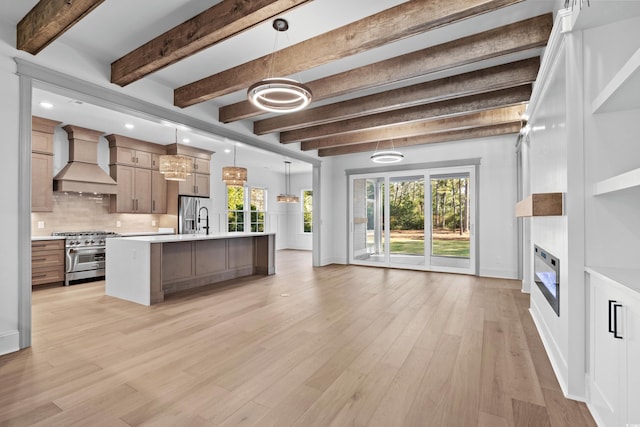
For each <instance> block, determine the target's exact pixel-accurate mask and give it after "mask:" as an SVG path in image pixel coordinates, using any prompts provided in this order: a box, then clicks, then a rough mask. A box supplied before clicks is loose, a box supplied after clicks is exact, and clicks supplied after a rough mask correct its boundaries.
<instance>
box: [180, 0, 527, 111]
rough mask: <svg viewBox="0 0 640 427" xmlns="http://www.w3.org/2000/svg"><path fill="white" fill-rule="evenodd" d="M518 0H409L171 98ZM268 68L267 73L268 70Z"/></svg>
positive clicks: (238, 84) (347, 52) (214, 91)
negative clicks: (276, 56)
mask: <svg viewBox="0 0 640 427" xmlns="http://www.w3.org/2000/svg"><path fill="white" fill-rule="evenodd" d="M520 1H522V0H413V1H408V2H405V3H401V4H400V5H398V6H395V7H392V8H389V9H387V10H384V11H382V12H379V13H376V14H374V15H371V16H368V17H366V18H363V19H361V20H359V21H356V22H352V23H350V24H347V25H344V26H342V27H340V28H336V29H335V30H332V31H328V32H326V33H324V34H321V35H319V36H317V37H313V38H311V39H307V40H305V41H302V42H300V43H298V44H295V45H293V46H290V47H287V48H285V49H281V50H280V51H278V60H277V61H275V62H274V63H273V66H272V67H271V66H270V63H271V57H272V54H271V53H270V54H268V55H264V56H262V57H261V58H258V59H255V60H253V61H249V62H246V63H244V64H242V65H238V66H236V67H233V68H230V69H228V70H225V71H222V72H220V73H217V74H214V75H212V76H209V77H205V78H203V79H201V80H198V81H196V82H193V83H190V84H187V85H184V86H182V87H179V88H177V89H176V90H175V91H174V104H175V105H176V106H178V107H182V108H184V107H188V106H190V105H194V104H197V103H200V102H204V101H208V100H210V99H214V98H217V97H220V96H223V95H226V94H229V93H233V92H235V91H237V90H241V89H246V88H247V87H249V86H250V85H251V84H253V83H255V82H256V81H257V80H260V79H263V78H267V77H273V76H280V77H284V76H290V75H294V74H296V73H298V72H300V71H304V70H308V69H310V68H314V67H317V66H320V65H323V64H327V63H329V62H332V61H336V60H338V59H342V58H346V57H348V56H351V55H355V54H357V53H361V52H365V51H367V50H370V49H373V48H376V47H379V46H383V45H385V44H387V43H391V42H394V41H397V40H400V39H404V38H406V37H410V36H413V35H416V34H420V33H423V32H425V31H429V30H432V29H434V28H438V27H442V26H444V25H447V24H451V23H453V22H457V21H461V20H463V19H467V18H470V17H472V16H476V15H480V14H483V13H487V12H490V11H493V10H496V9H499V8H502V7H505V6H508V5H510V4H514V3H519V2H520ZM269 70H271V71H272V74H271V75H267V74H266V73H268V72H269Z"/></svg>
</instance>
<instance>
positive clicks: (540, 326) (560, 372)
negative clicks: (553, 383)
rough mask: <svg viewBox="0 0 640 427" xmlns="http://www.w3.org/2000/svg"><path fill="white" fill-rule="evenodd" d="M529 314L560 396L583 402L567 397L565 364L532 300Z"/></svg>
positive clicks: (581, 399)
mask: <svg viewBox="0 0 640 427" xmlns="http://www.w3.org/2000/svg"><path fill="white" fill-rule="evenodd" d="M529 313H530V314H531V317H532V318H533V323H534V324H535V325H536V329H537V330H538V334H539V335H540V339H541V340H542V345H544V349H545V350H546V352H547V356H548V357H549V361H550V362H551V367H552V368H553V372H554V373H555V374H556V379H557V380H558V383H559V384H560V388H561V389H562V394H564V395H565V397H568V398H570V399H574V400H580V401H583V400H584V397H580V398H577V399H576V398H575V397H573V396H569V393H568V387H567V378H566V376H565V372H568V368H567V362H566V361H565V360H564V358H563V357H562V353H561V352H560V348H559V347H558V344H557V343H556V341H555V339H554V338H553V334H551V330H550V329H549V327H548V326H547V324H546V323H545V321H544V318H543V316H542V313H540V310H539V308H538V307H537V305H536V303H535V301H534V300H533V299H532V300H531V308H530V309H529Z"/></svg>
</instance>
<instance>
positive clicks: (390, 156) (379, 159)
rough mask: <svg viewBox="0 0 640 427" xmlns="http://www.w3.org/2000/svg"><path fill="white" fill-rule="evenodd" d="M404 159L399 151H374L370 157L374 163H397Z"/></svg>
mask: <svg viewBox="0 0 640 427" xmlns="http://www.w3.org/2000/svg"><path fill="white" fill-rule="evenodd" d="M402 159H404V155H403V154H402V153H401V152H399V151H393V150H388V151H376V152H375V153H373V154H372V155H371V160H372V161H373V162H374V163H397V162H399V161H401V160H402Z"/></svg>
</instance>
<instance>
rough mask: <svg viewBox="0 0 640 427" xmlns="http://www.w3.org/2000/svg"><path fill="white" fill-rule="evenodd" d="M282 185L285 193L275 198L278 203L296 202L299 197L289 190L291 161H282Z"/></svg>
mask: <svg viewBox="0 0 640 427" xmlns="http://www.w3.org/2000/svg"><path fill="white" fill-rule="evenodd" d="M284 185H285V187H286V188H285V190H286V193H285V194H280V195H279V196H278V197H276V200H277V201H278V202H280V203H298V202H299V201H300V198H299V197H298V196H295V195H293V194H291V193H290V192H289V190H290V188H291V162H289V161H287V160H285V162H284Z"/></svg>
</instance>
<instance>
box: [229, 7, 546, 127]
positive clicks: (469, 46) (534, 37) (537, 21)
mask: <svg viewBox="0 0 640 427" xmlns="http://www.w3.org/2000/svg"><path fill="white" fill-rule="evenodd" d="M552 26H553V18H552V15H551V14H545V15H540V16H537V17H534V18H530V19H526V20H523V21H520V22H516V23H513V24H509V25H505V26H503V27H499V28H495V29H493V30H488V31H485V32H482V33H478V34H473V35H471V36H468V37H464V38H461V39H458V40H453V41H451V42H447V43H443V44H440V45H437V46H432V47H428V48H426V49H422V50H419V51H416V52H411V53H408V54H406V55H401V56H397V57H395V58H390V59H387V60H383V61H380V62H376V63H373V64H369V65H365V66H363V67H359V68H355V69H353V70H349V71H345V72H342V73H338V74H334V75H332V76H329V77H324V78H321V79H318V80H314V81H312V82H308V83H305V84H306V85H307V86H308V87H309V88H310V89H311V91H312V92H313V99H314V100H315V101H320V100H322V99H328V98H332V97H335V96H339V95H344V94H347V93H350V92H356V91H358V90H364V89H370V88H373V87H379V86H383V85H385V84H390V83H394V82H399V81H402V80H406V79H410V78H414V77H418V76H422V75H427V74H429V73H434V72H437V71H443V70H446V69H450V68H455V67H461V66H464V65H468V64H472V63H475V62H478V61H482V60H486V59H491V58H497V57H500V56H503V55H507V54H510V53H514V52H521V51H525V50H528V49H533V48H539V47H543V46H545V45H546V44H547V41H548V39H549V35H550V34H551V28H552ZM263 113H264V111H262V110H259V109H257V108H256V107H254V106H253V105H252V104H251V103H250V102H249V101H242V102H238V103H235V104H230V105H226V106H224V107H222V108H220V110H219V120H220V121H221V122H223V123H229V122H233V121H237V120H242V119H246V118H249V117H254V116H257V115H260V114H263Z"/></svg>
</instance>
